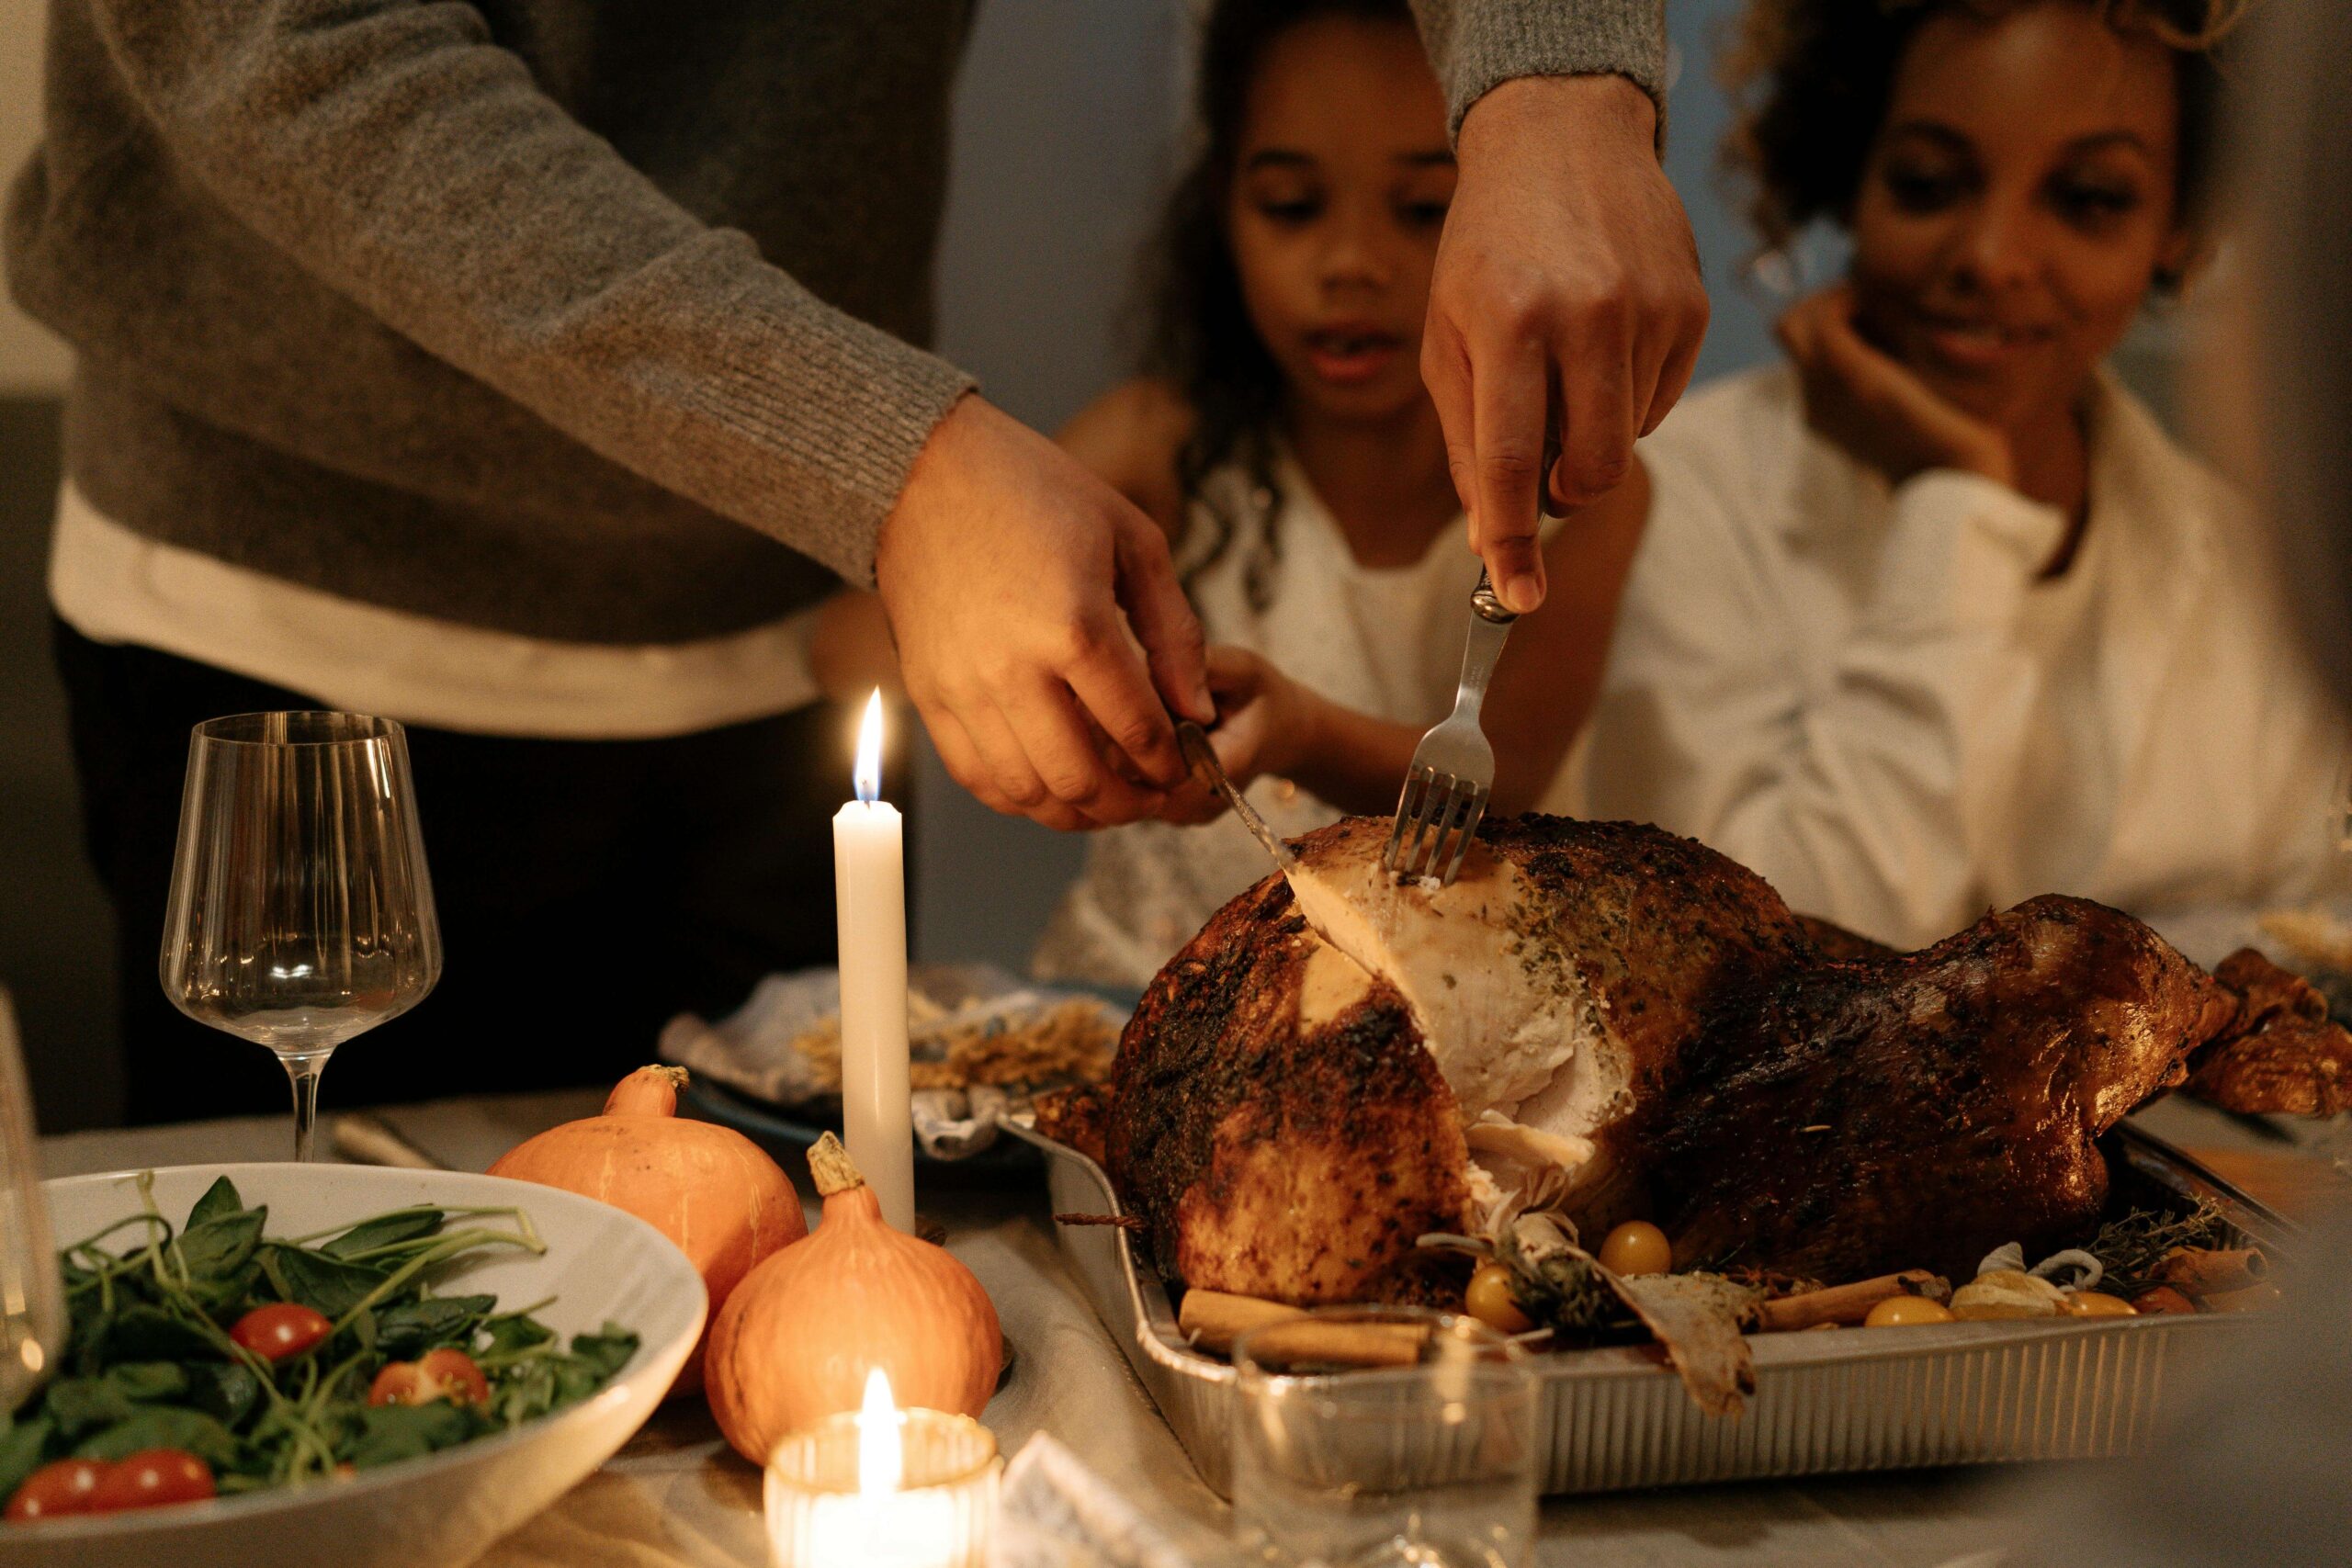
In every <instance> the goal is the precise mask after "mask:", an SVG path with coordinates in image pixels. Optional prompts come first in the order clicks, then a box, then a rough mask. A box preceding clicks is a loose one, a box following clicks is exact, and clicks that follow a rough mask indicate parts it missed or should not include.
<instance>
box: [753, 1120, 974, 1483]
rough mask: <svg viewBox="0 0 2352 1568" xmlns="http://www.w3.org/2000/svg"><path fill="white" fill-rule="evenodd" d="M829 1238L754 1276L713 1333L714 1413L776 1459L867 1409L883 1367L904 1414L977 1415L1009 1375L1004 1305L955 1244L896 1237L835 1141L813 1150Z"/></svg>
mask: <svg viewBox="0 0 2352 1568" xmlns="http://www.w3.org/2000/svg"><path fill="white" fill-rule="evenodd" d="M809 1175H810V1176H812V1177H813V1178H815V1179H816V1182H817V1191H818V1193H819V1194H820V1196H822V1197H823V1199H824V1201H825V1209H824V1213H823V1214H822V1215H821V1216H820V1218H819V1220H818V1222H817V1229H816V1231H815V1232H814V1233H813V1234H812V1235H810V1236H809V1239H808V1240H807V1241H804V1242H802V1243H800V1244H799V1245H798V1246H797V1247H787V1248H786V1249H785V1250H784V1251H782V1252H779V1253H777V1254H776V1255H775V1257H774V1258H769V1259H768V1260H767V1261H766V1262H765V1263H763V1264H761V1265H760V1266H759V1267H758V1268H757V1269H753V1270H752V1275H751V1278H749V1279H747V1280H744V1281H743V1282H742V1284H741V1285H740V1286H738V1287H737V1288H736V1291H735V1293H734V1294H733V1295H731V1296H729V1297H728V1298H727V1305H726V1307H725V1308H724V1309H723V1310H722V1311H721V1312H720V1313H719V1314H718V1324H717V1325H716V1326H715V1327H713V1328H712V1330H711V1335H710V1363H709V1382H708V1389H707V1392H708V1393H709V1395H710V1413H711V1415H712V1416H716V1417H717V1418H718V1429H719V1430H720V1431H722V1432H724V1433H726V1434H727V1440H728V1441H729V1442H730V1443H732V1444H734V1445H735V1450H736V1451H737V1452H738V1453H741V1455H742V1456H743V1457H744V1458H745V1459H748V1460H750V1461H752V1463H754V1464H765V1463H766V1462H767V1460H768V1456H769V1455H770V1454H772V1453H774V1452H775V1446H776V1444H777V1443H779V1442H781V1441H782V1440H783V1439H784V1438H785V1437H786V1436H787V1435H788V1434H790V1433H792V1432H795V1431H797V1430H799V1429H800V1428H801V1427H808V1426H810V1425H812V1424H814V1423H815V1422H817V1421H819V1420H820V1419H822V1418H823V1417H825V1416H831V1415H834V1414H836V1413H838V1412H840V1411H843V1410H855V1409H856V1408H858V1405H859V1404H860V1402H861V1400H862V1399H863V1397H864V1395H865V1376H866V1373H867V1371H870V1370H871V1369H873V1368H875V1367H880V1368H881V1369H882V1370H883V1371H886V1372H888V1374H889V1377H890V1392H891V1394H892V1396H893V1397H894V1398H895V1399H896V1400H897V1401H898V1404H899V1408H901V1409H929V1410H947V1411H954V1412H956V1413H957V1414H959V1415H964V1416H978V1415H979V1414H980V1412H981V1410H982V1409H983V1408H985V1407H986V1406H987V1404H988V1402H989V1394H990V1393H994V1392H995V1389H996V1382H997V1375H998V1373H1000V1372H1001V1371H1002V1370H1003V1367H1004V1336H1003V1333H1002V1331H1001V1328H1000V1327H999V1326H998V1324H997V1317H996V1307H995V1306H994V1304H993V1303H990V1302H989V1294H988V1292H987V1291H985V1290H983V1289H982V1288H981V1286H980V1282H979V1280H977V1279H975V1278H974V1277H973V1275H972V1271H971V1270H970V1269H967V1268H965V1267H964V1266H963V1265H962V1264H961V1263H958V1262H957V1261H956V1259H955V1258H952V1257H950V1256H949V1255H948V1253H947V1250H946V1249H945V1248H944V1247H933V1245H932V1244H931V1243H929V1242H927V1241H923V1240H921V1239H919V1238H917V1237H915V1236H910V1235H905V1234H904V1233H902V1232H900V1231H897V1230H894V1229H892V1228H891V1227H890V1225H889V1224H888V1223H887V1222H886V1221H885V1220H884V1219H883V1218H882V1206H881V1204H880V1203H879V1202H877V1201H876V1199H875V1196H874V1190H873V1189H872V1188H870V1187H868V1186H866V1185H865V1179H864V1178H863V1177H861V1176H859V1175H858V1173H857V1167H856V1166H854V1165H853V1164H851V1163H850V1157H849V1153H848V1151H847V1150H845V1149H843V1148H842V1145H841V1140H840V1139H838V1138H836V1137H834V1136H833V1135H832V1134H830V1133H828V1134H825V1135H824V1137H822V1138H821V1139H820V1140H818V1143H817V1146H816V1147H815V1148H813V1149H811V1150H810V1151H809Z"/></svg>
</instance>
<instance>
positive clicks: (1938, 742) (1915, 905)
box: [1578, 0, 2345, 946]
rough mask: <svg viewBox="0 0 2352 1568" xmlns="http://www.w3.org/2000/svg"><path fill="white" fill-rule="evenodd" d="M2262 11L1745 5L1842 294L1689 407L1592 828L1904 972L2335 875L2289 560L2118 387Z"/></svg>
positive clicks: (1992, 2)
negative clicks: (1994, 941) (2236, 28)
mask: <svg viewBox="0 0 2352 1568" xmlns="http://www.w3.org/2000/svg"><path fill="white" fill-rule="evenodd" d="M2242 9H2243V0H1917V3H1911V4H1900V5H1898V4H1893V3H1883V0H1755V3H1754V4H1753V5H1752V6H1751V7H1750V9H1749V12H1748V15H1747V32H1746V38H1745V48H1744V50H1743V51H1742V52H1741V54H1740V55H1739V57H1738V60H1737V62H1736V67H1735V79H1736V83H1737V84H1738V85H1743V86H1744V87H1746V88H1747V95H1748V98H1749V112H1748V114H1747V118H1746V120H1745V121H1744V123H1743V124H1742V126H1741V127H1740V128H1739V130H1738V131H1737V132H1736V135H1735V138H1734V141H1733V143H1732V155H1733V162H1734V164H1735V165H1736V167H1737V168H1739V169H1740V170H1742V171H1744V172H1745V173H1746V174H1747V175H1749V176H1750V177H1751V178H1752V179H1753V182H1754V184H1755V187H1756V200H1755V208H1754V212H1755V216H1756V219H1757V221H1758V227H1759V228H1760V230H1761V231H1762V235H1763V238H1764V241H1765V243H1767V244H1768V245H1779V244H1781V243H1783V242H1785V241H1786V240H1787V239H1788V238H1789V237H1790V236H1791V235H1792V234H1793V233H1794V232H1795V231H1797V230H1798V229H1799V228H1801V227H1802V226H1803V225H1804V224H1805V223H1806V222H1808V221H1809V220H1813V219H1815V218H1828V219H1831V220H1835V221H1837V222H1838V223H1840V224H1841V225H1842V226H1844V227H1845V229H1846V230H1847V231H1848V232H1849V235H1850V237H1851V240H1852V259H1851V264H1850V267H1849V272H1848V275H1847V276H1846V278H1845V279H1844V281H1842V282H1840V283H1839V284H1838V285H1837V286H1836V287H1835V288H1830V289H1828V290H1826V292H1824V293H1821V294H1818V295H1816V296H1815V297H1813V298H1811V299H1806V300H1804V301H1803V302H1802V303H1800V304H1799V305H1798V306H1796V308H1795V309H1793V310H1791V311H1790V312H1789V313H1788V315H1787V316H1786V317H1785V318H1784V319H1783V321H1782V322H1781V340H1782V343H1783V344H1784V345H1785V346H1786V348H1787V351H1788V355H1789V359H1790V363H1789V364H1788V365H1786V366H1784V367H1778V368H1773V369H1769V370H1764V371H1759V372H1756V373H1752V374H1747V375H1743V376H1738V377H1735V378H1729V379H1728V380H1726V381H1724V382H1722V383H1719V384H1717V385H1716V386H1715V387H1713V388H1711V389H1708V390H1706V391H1705V392H1703V393H1702V394H1700V395H1698V396H1696V397H1694V398H1692V399H1691V400H1688V401H1687V402H1686V403H1685V404H1684V406H1683V407H1682V409H1681V410H1679V412H1676V413H1675V415H1674V416H1673V417H1672V418H1671V419H1670V420H1668V423H1666V425H1665V426H1664V427H1663V428H1662V429H1661V430H1660V432H1659V433H1658V434H1657V436H1656V437H1655V438H1654V439H1653V440H1651V441H1650V442H1648V443H1646V444H1645V448H1644V450H1643V454H1642V462H1643V464H1644V466H1645V468H1646V469H1647V471H1648V474H1649V476H1650V479H1651V481H1652V484H1653V487H1654V492H1653V493H1654V499H1653V500H1652V502H1650V508H1651V516H1650V519H1649V526H1648V530H1647V536H1646V537H1645V541H1644V543H1643V545H1642V547H1641V551H1640V555H1639V557H1638V558H1637V560H1636V563H1635V568H1634V576H1633V581H1632V583H1631V585H1630V587H1629V589H1628V596H1627V602H1626V604H1625V606H1624V608H1623V622H1622V625H1621V627H1620V630H1619V634H1618V640H1617V644H1616V647H1615V649H1614V651H1613V655H1612V661H1611V669H1610V673H1609V677H1608V682H1607V689H1606V691H1605V692H1604V694H1603V696H1602V698H1601V701H1600V705H1599V708H1598V710H1597V713H1596V716H1595V719H1594V725H1593V729H1592V733H1591V735H1590V737H1589V740H1588V741H1587V742H1585V743H1584V744H1583V745H1582V746H1581V747H1580V750H1579V756H1580V759H1581V764H1580V767H1579V769H1578V773H1580V782H1581V784H1582V785H1583V805H1584V807H1585V808H1586V809H1587V810H1589V812H1590V814H1592V815H1595V816H1602V817H1609V816H1623V817H1634V818H1647V819H1651V820H1655V821H1657V822H1659V823H1661V824H1663V825H1665V826H1667V827H1669V828H1673V829H1678V830H1679V831H1683V832H1687V833H1691V834H1693V835H1695V836H1696V837H1698V838H1701V839H1702V840H1706V841H1707V842H1708V843H1710V844H1712V845H1713V846H1714V847H1715V848H1717V849H1719V850H1722V851H1724V852H1725V853H1727V854H1729V855H1731V856H1733V857H1734V858H1736V859H1738V860H1740V861H1743V862H1745V863H1747V864H1748V865H1751V866H1753V867H1755V868H1756V869H1757V870H1758V871H1759V872H1761V873H1762V874H1764V875H1765V876H1766V877H1768V878H1770V880H1771V882H1772V883H1773V884H1774V886H1777V887H1778V888H1779V889H1780V891H1781V893H1782V895H1783V896H1785V897H1787V898H1788V899H1789V901H1790V902H1791V903H1792V905H1794V906H1795V907H1796V908H1800V909H1804V910H1807V911H1809V912H1812V913H1815V914H1820V915H1824V916H1826V917H1828V918H1830V919H1835V920H1838V921H1840V922H1842V923H1844V924H1847V925H1849V926H1851V927H1853V928H1855V929H1857V930H1859V931H1863V932H1866V933H1868V934H1870V935H1871V936H1874V937H1878V938H1881V939H1883V940H1885V941H1888V942H1896V943H1899V944H1903V945H1905V946H1910V945H1917V944H1919V943H1924V942H1928V941H1931V940H1934V939H1936V938H1938V937H1941V936H1944V935H1947V934H1949V933H1950V932H1951V931H1954V930H1956V929H1958V928H1959V927H1961V926H1962V925H1964V924H1965V923H1966V922H1967V921H1968V920H1970V919H1973V918H1974V917H1975V916H1976V915H1977V914H1978V913H1981V912H1982V911H1983V909H1984V908H1985V907H1986V906H1988V905H2007V904H2010V903H2013V902H2015V901H2017V900H2018V899H2021V898H2024V897H2030V896H2031V895H2034V894H2037V893H2044V892H2064V893H2074V894H2081V895H2086V896H2087V897H2094V898H2098V899H2101V900H2104V901H2106V902H2109V903H2113V904H2118V905H2121V906H2124V907H2126V908H2132V909H2134V910H2137V911H2140V912H2143V913H2159V912H2161V911H2165V910H2168V909H2170V910H2177V909H2180V908H2186V907H2189V906H2196V905H2213V904H2237V905H2245V904H2256V905H2259V904H2263V903H2268V902H2272V901H2279V900H2290V899H2300V898H2303V897H2310V896H2312V895H2314V894H2317V893H2320V892H2324V891H2326V890H2328V889H2330V888H2331V887H2338V886H2343V880H2344V867H2343V865H2342V863H2341V860H2340V857H2339V856H2338V855H2337V853H2336V851H2335V843H2334V835H2333V832H2332V829H2333V828H2334V826H2335V818H2337V817H2338V816H2339V814H2340V813H2339V808H2340V805H2341V802H2340V799H2339V798H2336V797H2335V792H2337V791H2339V790H2340V788H2341V785H2340V783H2339V780H2340V771H2339V770H2340V768H2341V765H2342V758H2343V756H2344V752H2345V743H2344V736H2345V729H2344V725H2343V722H2342V719H2341V717H2340V716H2339V715H2338V713H2337V712H2336V711H2335V709H2334V708H2333V706H2332V705H2330V703H2329V702H2328V701H2327V700H2326V699H2325V698H2324V695H2323V694H2322V692H2321V690H2320V689H2319V687H2318V686H2317V684H2316V683H2315V682H2314V680H2313V678H2312V673H2311V671H2309V670H2308V669H2307V667H2306V665H2305V663H2304V660H2303V658H2302V657H2301V650H2300V649H2299V648H2298V647H2297V646H2296V645H2295V642H2294V640H2293V630H2292V626H2293V623H2292V621H2291V619H2290V615H2288V613H2287V610H2286V607H2285V603H2284V599H2283V597H2282V595H2281V592H2280V584H2279V581H2278V574H2277V571H2276V569H2275V567H2274V565H2273V563H2272V560H2271V558H2270V553H2269V550H2268V548H2267V540H2266V537H2265V536H2264V534H2263V532H2262V531H2261V529H2259V528H2258V527H2257V526H2256V525H2255V523H2254V522H2253V520H2252V519H2251V518H2250V517H2249V516H2248V515H2247V514H2246V513H2245V509H2244V508H2243V507H2242V506H2241V505H2240V503H2239V502H2238V499H2237V498H2236V497H2235V496H2234V495H2233V494H2232V493H2231V492H2230V491H2228V489H2227V488H2226V487H2225V486H2224V485H2223V484H2222V481H2221V480H2220V479H2217V478H2216V477H2215V476H2214V475H2213V474H2212V473H2211V472H2210V471H2208V470H2207V469H2206V468H2204V467H2202V466H2201V465H2199V463H2198V462H2197V461H2195V460H2194V459H2193V458H2191V457H2188V455H2187V454H2186V453H2184V452H2183V451H2182V450H2181V449H2180V448H2179V447H2177V446H2175V445H2174V443H2173V442H2172V441H2171V440H2169V439H2168V438H2167V437H2166V436H2165V434H2164V432H2163V431H2162V430H2161V429H2160V428H2159V427H2158V426H2157V424H2156V423H2155V421H2154V419H2153V418H2151V417H2150V415H2149V413H2148V412H2147V410H2146V409H2144V408H2143V407H2142V406H2141V404H2140V403H2139V402H2138V401H2137V400H2135V399H2133V398H2132V397H2131V395H2130V394H2129V393H2128V392H2126V391H2125V390H2124V389H2122V388H2121V387H2120V385H2118V384H2117V382H2116V381H2115V380H2114V379H2113V378H2112V377H2111V376H2110V375H2109V373H2108V372H2107V371H2106V370H2105V369H2104V368H2103V366H2102V361H2103V359H2104V358H2105V356H2106V355H2107V354H2108V352H2109V350H2110V349H2111V348H2112V347H2113V346H2114V345H2115V344H2116V342H2117V340H2118V339H2119V338H2120V336H2121V335H2122V334H2123V333H2124V331H2125V329H2126V328H2127V327H2128V326H2129V325H2130V324H2131V321H2132V320H2133V319H2134V318H2135V317H2136V316H2137V315H2138V313H2139V311H2140V310H2141V307H2142V304H2143V301H2144V300H2145V299H2147V297H2148V296H2149V294H2150V293H2151V292H2152V291H2154V292H2157V293H2169V292H2172V291H2174V290H2177V288H2179V287H2180V286H2181V284H2182V281H2183V279H2184V277H2185V276H2187V275H2188V272H2189V270H2190V268H2191V264H2192V263H2193V262H2194V261H2195V260H2196V259H2197V256H2198V254H2199V237H2200V230H2199V219H2200V217H2201V214H2202V209H2201V202H2200V198H2201V197H2202V196H2203V194H2204V189H2205V180H2206V175H2207V171H2208V167H2209V164H2210V159H2211V107H2212V100H2213V97H2214V93H2215V89H2216V86H2217V84H2218V81H2219V76H2218V73H2217V70H2216V67H2215V64H2214V61H2213V58H2212V50H2213V47H2214V45H2215V44H2216V43H2217V42H2218V41H2219V39H2220V38H2221V36H2222V34H2223V33H2224V32H2226V31H2227V30H2229V28H2230V25H2231V23H2232V22H2233V21H2234V20H2235V18H2236V16H2237V13H2238V12H2239V11H2240V10H2242Z"/></svg>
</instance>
